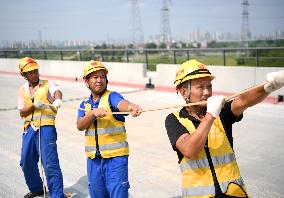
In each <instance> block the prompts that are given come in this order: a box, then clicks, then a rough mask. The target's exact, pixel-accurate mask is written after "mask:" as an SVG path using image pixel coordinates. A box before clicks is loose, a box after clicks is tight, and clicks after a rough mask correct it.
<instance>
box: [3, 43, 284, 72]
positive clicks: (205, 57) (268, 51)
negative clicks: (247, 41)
mask: <svg viewBox="0 0 284 198" xmlns="http://www.w3.org/2000/svg"><path fill="white" fill-rule="evenodd" d="M25 56H30V57H33V58H36V59H46V60H78V61H89V60H91V59H96V60H101V61H106V62H137V63H146V65H147V66H148V69H150V70H155V65H156V64H159V63H165V64H180V63H182V62H184V61H186V60H189V59H197V60H199V61H200V62H203V63H205V64H208V65H224V66H226V65H230V66H256V67H259V66H265V67H284V47H262V48H182V49H178V48H172V49H92V50H90V49H80V50H78V49H0V58H22V57H25Z"/></svg>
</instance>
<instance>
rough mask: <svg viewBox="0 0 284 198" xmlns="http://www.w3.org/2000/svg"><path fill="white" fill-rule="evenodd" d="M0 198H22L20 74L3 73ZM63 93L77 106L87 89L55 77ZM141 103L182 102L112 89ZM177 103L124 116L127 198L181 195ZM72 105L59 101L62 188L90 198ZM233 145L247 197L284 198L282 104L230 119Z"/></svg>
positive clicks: (168, 95) (146, 106) (163, 95)
mask: <svg viewBox="0 0 284 198" xmlns="http://www.w3.org/2000/svg"><path fill="white" fill-rule="evenodd" d="M0 77H1V78H0V82H1V88H0V90H1V95H0V100H1V104H0V159H1V163H0V176H1V177H0V197H1V198H8V197H9V198H10V197H15V198H17V197H23V195H24V194H25V193H27V192H28V189H27V187H26V185H25V181H24V177H23V173H22V172H21V169H20V166H19V161H20V151H21V135H22V132H21V127H22V120H21V119H20V117H19V114H18V111H17V110H8V108H12V109H13V107H16V104H17V91H18V88H19V87H20V85H21V84H22V83H24V80H23V79H22V78H20V77H15V76H8V75H0ZM57 83H58V84H59V85H60V87H61V88H62V91H63V93H64V100H65V101H66V102H65V103H64V104H65V105H68V106H70V107H78V105H79V104H80V101H81V100H77V99H80V98H83V97H87V96H88V95H89V91H88V89H87V88H86V87H85V85H84V84H83V83H75V82H63V81H57ZM109 89H110V90H115V91H118V92H121V93H122V94H123V96H124V97H125V98H126V99H128V100H130V101H132V102H134V103H137V104H139V105H140V106H141V107H142V108H143V109H151V108H157V107H166V106H169V105H174V104H183V101H182V99H181V98H180V97H179V96H178V95H176V94H175V93H166V92H158V91H153V90H139V89H133V88H132V89H130V88H123V87H109ZM174 110H175V109H169V110H161V111H153V112H145V113H143V114H142V115H141V116H139V117H137V118H133V117H131V116H128V117H127V119H126V127H127V131H128V140H129V144H130V152H131V154H130V158H129V181H130V185H131V188H130V197H135V198H143V197H145V198H152V197H159V198H178V197H181V174H180V170H179V168H178V164H177V156H176V154H175V152H174V151H173V150H172V149H171V146H170V143H169V140H168V137H167V134H166V131H165V127H164V120H165V117H166V116H167V115H168V114H169V113H170V112H172V111H174ZM76 118H77V112H76V109H73V108H67V107H62V108H61V109H60V110H59V112H58V115H57V120H56V124H57V131H58V142H57V143H58V152H59V159H60V165H61V168H62V172H63V177H64V186H65V189H64V190H65V191H66V192H72V193H74V196H73V197H78V198H79V197H80V198H81V197H82V198H84V197H88V189H87V177H86V157H85V153H84V132H79V131H78V130H77V129H76V124H75V123H76ZM233 134H234V148H235V152H236V157H237V160H238V163H239V166H240V169H241V173H242V176H243V178H244V181H245V183H246V186H247V189H248V191H249V194H250V195H251V197H258V198H260V197H265V198H266V197H271V198H279V197H284V188H283V186H284V177H283V176H284V173H283V172H284V149H283V145H284V105H283V104H268V103H262V104H259V105H257V106H255V107H252V108H250V109H248V110H247V111H246V112H245V114H244V118H243V120H242V121H241V122H240V123H237V124H235V125H234V128H233Z"/></svg>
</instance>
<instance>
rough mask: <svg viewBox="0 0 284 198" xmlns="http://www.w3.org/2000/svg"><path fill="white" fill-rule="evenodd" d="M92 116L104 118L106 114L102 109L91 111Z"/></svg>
mask: <svg viewBox="0 0 284 198" xmlns="http://www.w3.org/2000/svg"><path fill="white" fill-rule="evenodd" d="M92 114H93V116H94V117H95V118H102V117H105V116H106V115H107V114H108V112H107V111H106V110H105V109H104V108H96V109H93V110H92Z"/></svg>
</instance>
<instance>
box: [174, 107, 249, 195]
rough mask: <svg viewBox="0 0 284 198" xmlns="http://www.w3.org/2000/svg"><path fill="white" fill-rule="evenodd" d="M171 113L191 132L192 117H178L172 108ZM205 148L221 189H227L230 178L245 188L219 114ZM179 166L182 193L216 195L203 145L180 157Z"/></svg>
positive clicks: (193, 128) (192, 127)
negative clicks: (194, 154) (197, 149)
mask: <svg viewBox="0 0 284 198" xmlns="http://www.w3.org/2000/svg"><path fill="white" fill-rule="evenodd" d="M174 115H175V116H176V117H177V119H178V121H179V122H180V123H181V124H182V125H183V126H184V127H186V129H187V130H188V131H190V133H191V134H193V133H194V132H195V130H196V128H195V127H194V125H193V123H192V121H190V120H189V119H187V118H181V117H180V116H179V112H175V113H174ZM208 148H209V151H210V155H211V158H212V162H213V165H214V169H215V172H216V175H217V179H218V182H219V184H220V187H221V190H222V192H225V191H226V189H227V186H228V184H229V183H230V182H234V183H237V184H239V185H240V186H242V187H243V189H245V186H244V182H243V179H242V177H241V176H240V171H239V168H238V165H237V162H236V158H235V154H234V151H233V149H232V148H231V146H230V143H229V141H228V138H227V136H226V133H225V130H224V127H223V125H222V122H221V120H220V117H217V118H216V119H215V121H214V123H213V125H212V127H211V129H210V132H209V134H208ZM179 166H180V169H181V172H182V194H183V197H190V198H207V197H208V198H209V197H212V196H214V195H215V187H214V183H213V177H212V173H211V170H210V167H209V163H208V159H207V157H206V153H205V150H204V149H203V150H202V151H201V152H200V153H199V154H198V156H197V157H195V158H194V159H189V158H186V157H183V159H182V160H181V162H180V164H179Z"/></svg>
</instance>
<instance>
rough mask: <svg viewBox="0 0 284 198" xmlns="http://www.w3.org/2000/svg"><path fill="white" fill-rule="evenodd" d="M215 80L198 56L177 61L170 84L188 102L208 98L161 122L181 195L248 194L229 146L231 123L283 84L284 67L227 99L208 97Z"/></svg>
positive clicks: (197, 197) (227, 195)
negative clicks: (177, 171) (175, 165)
mask: <svg viewBox="0 0 284 198" xmlns="http://www.w3.org/2000/svg"><path fill="white" fill-rule="evenodd" d="M214 78H215V76H213V75H212V74H211V73H210V72H209V70H208V69H207V67H206V65H204V64H202V63H200V62H198V61H197V60H189V61H186V62H185V63H183V64H181V65H180V66H179V68H178V69H177V72H176V79H175V82H174V85H175V87H176V90H177V92H178V93H180V94H181V96H182V97H183V99H184V100H185V101H186V103H196V102H206V101H207V107H206V106H200V105H199V106H189V104H188V106H186V107H184V108H182V109H181V110H180V111H177V112H174V113H171V114H169V115H168V116H167V118H166V120H165V127H166V130H167V134H168V137H169V140H170V143H171V146H172V148H173V150H174V151H176V153H177V156H178V163H179V166H180V169H181V172H182V195H183V197H191V198H193V197H194V198H201V197H202V198H207V197H218V198H220V197H248V194H247V191H246V188H245V184H244V181H243V179H242V177H241V175H240V171H239V168H238V165H237V162H236V158H235V154H234V150H233V137H232V124H233V123H235V122H239V121H240V120H241V119H242V117H243V112H244V111H245V110H246V109H247V108H248V107H251V106H254V105H256V104H258V103H260V102H262V101H263V100H264V99H265V98H266V97H267V96H268V95H269V94H270V93H271V92H272V91H275V90H277V89H279V88H281V87H282V86H283V85H284V70H283V71H279V72H273V73H268V74H267V80H268V81H267V83H266V84H265V85H264V86H257V87H255V88H252V89H250V90H248V91H247V92H243V93H241V94H240V95H239V96H237V97H236V98H235V99H233V100H231V101H228V102H225V97H224V96H220V95H215V96H212V83H211V81H212V80H213V79H214Z"/></svg>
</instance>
